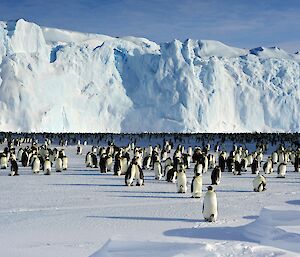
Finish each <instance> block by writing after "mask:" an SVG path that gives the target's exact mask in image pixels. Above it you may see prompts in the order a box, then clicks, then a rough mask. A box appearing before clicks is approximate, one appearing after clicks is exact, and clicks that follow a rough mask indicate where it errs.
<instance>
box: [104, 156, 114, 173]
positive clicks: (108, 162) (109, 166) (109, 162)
mask: <svg viewBox="0 0 300 257" xmlns="http://www.w3.org/2000/svg"><path fill="white" fill-rule="evenodd" d="M105 166H106V169H107V171H108V172H109V171H111V170H112V169H113V158H112V155H111V154H108V156H107V158H106V161H105Z"/></svg>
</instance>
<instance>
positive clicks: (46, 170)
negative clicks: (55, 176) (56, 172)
mask: <svg viewBox="0 0 300 257" xmlns="http://www.w3.org/2000/svg"><path fill="white" fill-rule="evenodd" d="M50 174H51V162H50V160H49V157H46V160H45V162H44V175H50Z"/></svg>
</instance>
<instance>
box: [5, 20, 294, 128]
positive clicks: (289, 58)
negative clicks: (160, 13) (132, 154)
mask: <svg viewBox="0 0 300 257" xmlns="http://www.w3.org/2000/svg"><path fill="white" fill-rule="evenodd" d="M299 63H300V58H299V53H297V54H289V53H287V52H285V51H283V50H282V49H279V48H276V47H271V48H264V47H258V48H255V49H250V50H248V49H239V48H234V47H230V46H227V45H224V44H222V43H221V42H217V41H209V40H205V41H202V40H191V39H189V40H186V41H185V42H180V41H178V40H174V41H172V42H169V43H163V44H161V45H158V44H156V43H154V42H151V41H149V40H147V39H144V38H135V37H124V38H113V37H109V36H104V35H97V34H84V33H79V32H71V31H65V30H59V29H52V28H42V27H40V26H38V25H36V24H34V23H30V22H27V21H24V20H22V19H20V20H18V21H15V22H0V110H1V115H0V130H2V131H9V130H10V131H51V132H67V131H69V132H108V131H109V132H144V131H153V132H244V131H263V132H266V131H267V132H271V131H286V132H299V131H300V123H299V120H300V113H299V109H300V64H299Z"/></svg>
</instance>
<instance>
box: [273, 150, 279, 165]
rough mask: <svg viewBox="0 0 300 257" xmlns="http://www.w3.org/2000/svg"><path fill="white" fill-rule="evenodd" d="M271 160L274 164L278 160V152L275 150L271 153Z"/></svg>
mask: <svg viewBox="0 0 300 257" xmlns="http://www.w3.org/2000/svg"><path fill="white" fill-rule="evenodd" d="M272 162H273V163H274V164H277V162H278V153H277V152H273V153H272Z"/></svg>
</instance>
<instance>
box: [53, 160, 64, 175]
mask: <svg viewBox="0 0 300 257" xmlns="http://www.w3.org/2000/svg"><path fill="white" fill-rule="evenodd" d="M55 171H56V172H62V171H63V161H62V159H61V158H57V159H56V160H55Z"/></svg>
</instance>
